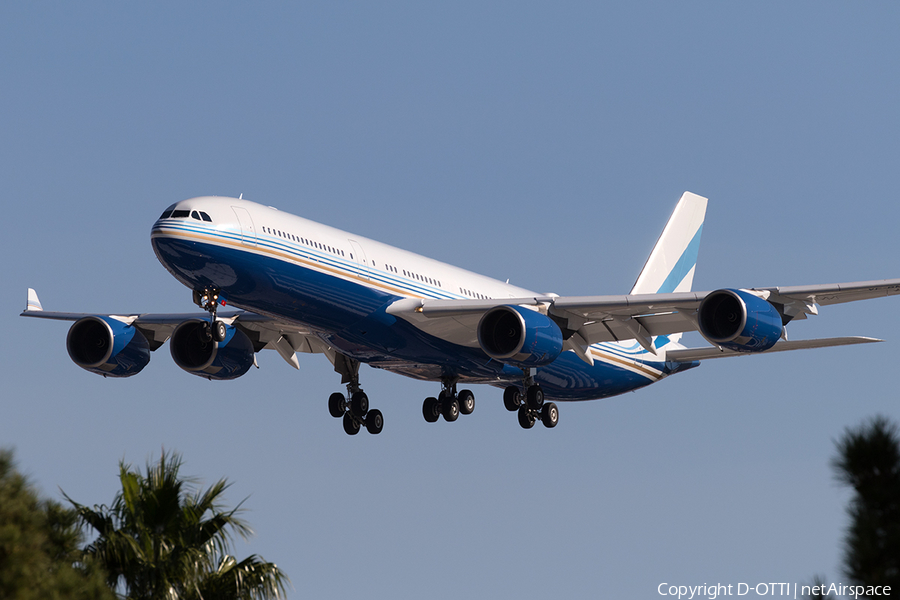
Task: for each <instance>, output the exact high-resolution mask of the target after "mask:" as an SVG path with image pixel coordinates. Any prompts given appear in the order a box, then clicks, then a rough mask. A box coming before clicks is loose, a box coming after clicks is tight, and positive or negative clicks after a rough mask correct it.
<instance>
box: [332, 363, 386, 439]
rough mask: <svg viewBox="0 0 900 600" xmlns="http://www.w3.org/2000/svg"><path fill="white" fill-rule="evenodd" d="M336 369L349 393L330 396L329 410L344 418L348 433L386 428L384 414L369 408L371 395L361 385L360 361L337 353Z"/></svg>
mask: <svg viewBox="0 0 900 600" xmlns="http://www.w3.org/2000/svg"><path fill="white" fill-rule="evenodd" d="M334 370H335V371H337V372H338V373H340V374H341V383H346V384H347V395H346V396H345V395H344V394H342V393H340V392H335V393H333V394H332V395H331V396H329V397H328V412H329V413H331V416H332V417H334V418H336V419H343V424H344V431H345V432H346V433H347V435H356V434H357V433H359V430H360V429H362V428H363V427H365V428H366V431H368V432H369V433H371V434H373V435H376V434H379V433H381V430H382V429H384V416H383V415H382V414H381V411H380V410H378V409H377V408H373V409H372V410H369V397H368V396H367V395H366V393H365V392H364V391H362V388H361V387H359V361H358V360H355V359H352V358H350V357H348V356H344V355H343V354H336V355H335V359H334Z"/></svg>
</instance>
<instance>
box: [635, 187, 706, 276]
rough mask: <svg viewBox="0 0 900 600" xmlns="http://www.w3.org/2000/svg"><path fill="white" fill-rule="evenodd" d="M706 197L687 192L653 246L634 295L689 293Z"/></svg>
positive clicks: (701, 229) (698, 247)
mask: <svg viewBox="0 0 900 600" xmlns="http://www.w3.org/2000/svg"><path fill="white" fill-rule="evenodd" d="M706 202H707V200H706V198H703V197H702V196H698V195H696V194H692V193H690V192H685V193H684V195H682V196H681V200H679V201H678V205H677V206H676V207H675V210H674V211H673V212H672V216H671V217H669V222H668V223H666V226H665V228H664V229H663V232H662V235H660V236H659V240H658V241H657V242H656V245H655V246H654V247H653V251H652V252H651V253H650V257H649V258H648V259H647V262H646V264H644V268H643V269H642V270H641V274H640V275H638V278H637V281H636V282H635V284H634V288H632V290H631V293H632V294H669V293H672V292H689V291H691V285H692V284H693V282H694V271H695V269H696V266H697V255H698V253H699V250H700V234H701V233H702V231H703V220H704V218H705V216H706Z"/></svg>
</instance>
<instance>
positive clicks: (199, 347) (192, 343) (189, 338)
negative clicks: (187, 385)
mask: <svg viewBox="0 0 900 600" xmlns="http://www.w3.org/2000/svg"><path fill="white" fill-rule="evenodd" d="M208 326H209V324H208V323H207V322H206V321H201V320H200V319H191V320H190V321H184V322H183V323H181V324H180V325H178V327H176V328H175V331H173V332H172V339H171V340H169V350H170V351H171V353H172V359H173V360H174V361H175V364H176V365H178V366H179V367H181V368H182V369H184V370H185V371H187V372H188V373H191V374H192V375H198V376H200V377H206V378H207V379H237V378H238V377H240V376H241V375H243V374H244V373H246V372H247V371H248V370H250V367H251V366H253V343H252V342H251V341H250V338H248V337H247V336H246V334H244V332H243V331H241V330H240V329H237V328H236V327H233V326H231V325H226V330H227V333H226V334H225V339H224V340H222V341H221V342H214V341H213V340H212V339H211V338H209V337H207V335H206V333H207V327H208Z"/></svg>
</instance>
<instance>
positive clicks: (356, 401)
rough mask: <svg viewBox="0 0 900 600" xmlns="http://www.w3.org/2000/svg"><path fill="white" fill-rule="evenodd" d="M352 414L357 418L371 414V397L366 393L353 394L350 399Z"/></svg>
mask: <svg viewBox="0 0 900 600" xmlns="http://www.w3.org/2000/svg"><path fill="white" fill-rule="evenodd" d="M350 412H352V413H353V415H354V416H356V417H364V416H366V413H367V412H369V397H368V396H366V393H365V392H362V391H360V392H353V396H351V397H350Z"/></svg>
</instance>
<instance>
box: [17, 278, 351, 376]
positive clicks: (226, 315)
mask: <svg viewBox="0 0 900 600" xmlns="http://www.w3.org/2000/svg"><path fill="white" fill-rule="evenodd" d="M21 316H23V317H35V318H38V319H52V320H56V321H77V320H79V319H82V318H84V317H97V316H105V317H109V318H112V319H116V320H117V321H121V322H122V323H125V324H127V325H132V326H134V327H135V328H136V329H138V330H139V331H140V332H141V333H142V334H143V335H144V337H146V338H147V341H148V342H149V343H150V349H151V350H156V349H157V348H159V347H160V346H162V345H163V344H164V343H165V342H166V341H167V340H168V339H169V337H171V335H172V332H173V331H175V328H176V327H178V325H179V324H181V323H183V322H184V321H189V320H191V319H200V320H204V321H205V320H208V319H209V315H208V313H206V312H194V313H166V314H152V313H146V314H134V313H132V314H101V313H71V312H51V311H45V310H43V307H42V306H41V302H40V300H39V299H38V297H37V293H36V292H35V291H34V290H33V289H31V288H29V290H28V304H27V306H26V308H25V310H24V311H23V312H22V313H21ZM217 316H218V318H219V320H220V321H224V322H225V323H227V324H228V325H234V326H235V327H237V328H239V329H241V330H243V332H244V333H245V334H247V336H248V337H249V338H250V341H251V342H252V343H253V346H254V350H256V351H257V352H259V351H260V350H263V349H266V348H269V349H272V350H276V351H277V352H278V354H279V355H281V357H282V358H283V359H284V360H285V361H287V363H288V364H289V365H291V366H293V367H294V368H295V369H299V368H300V363H299V361H298V360H297V357H296V356H295V352H306V353H314V354H325V355H327V356H328V357H329V359H332V358H333V355H334V350H332V349H331V348H330V347H329V346H328V345H327V344H326V343H325V342H323V341H322V340H321V339H320V338H319V337H318V336H317V335H316V334H315V332H313V331H312V330H311V329H309V328H307V327H305V326H303V325H300V324H298V323H294V322H290V321H282V320H278V319H273V318H271V317H266V316H263V315H258V314H256V313H252V312H246V311H220V312H219V313H218V315H217ZM332 362H334V361H333V360H332Z"/></svg>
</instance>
